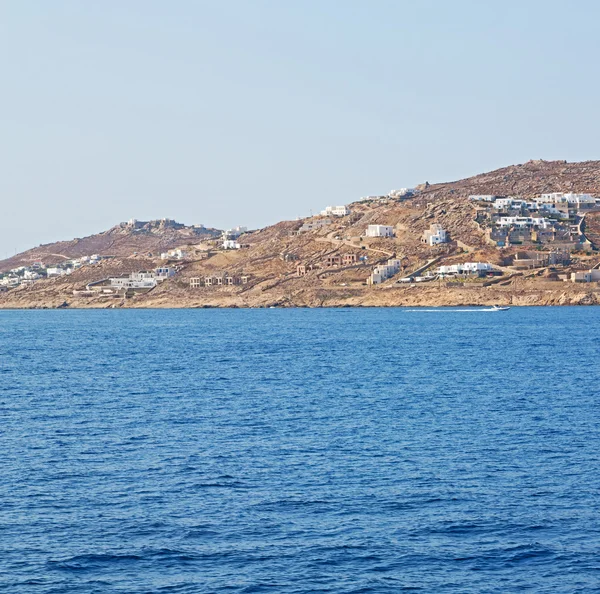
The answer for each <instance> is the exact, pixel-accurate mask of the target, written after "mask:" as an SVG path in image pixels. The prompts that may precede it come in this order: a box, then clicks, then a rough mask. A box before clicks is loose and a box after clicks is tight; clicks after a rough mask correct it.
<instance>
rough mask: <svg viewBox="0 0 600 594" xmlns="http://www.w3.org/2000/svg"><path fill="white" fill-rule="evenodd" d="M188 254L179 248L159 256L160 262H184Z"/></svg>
mask: <svg viewBox="0 0 600 594" xmlns="http://www.w3.org/2000/svg"><path fill="white" fill-rule="evenodd" d="M188 256H189V254H188V253H187V252H186V251H185V250H182V249H180V248H177V249H175V250H169V251H168V252H163V253H162V254H161V255H160V259H161V260H185V259H186V258H187V257H188Z"/></svg>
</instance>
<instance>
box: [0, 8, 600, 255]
mask: <svg viewBox="0 0 600 594" xmlns="http://www.w3.org/2000/svg"><path fill="white" fill-rule="evenodd" d="M598 22H600V3H597V2H595V1H584V0H579V1H578V0H573V1H572V2H570V3H568V4H567V3H565V2H564V1H561V2H558V1H554V0H543V1H541V0H540V1H538V0H518V1H516V0H503V1H502V2H500V1H499V0H493V1H492V0H491V1H489V2H481V1H480V0H477V1H475V0H473V1H468V0H454V1H452V2H450V1H447V0H420V1H419V2H416V1H414V0H410V1H408V0H405V1H403V0H363V1H358V0H302V1H292V0H219V1H218V2H215V1H214V0H210V1H204V0H193V1H191V0H190V1H188V0H176V1H174V2H164V1H163V0H160V1H154V0H126V1H122V0H103V1H102V2H82V1H81V0H76V1H75V0H74V1H69V0H53V1H52V2H48V1H47V0H39V1H34V0H0V85H1V86H0V139H1V141H0V162H1V163H2V168H1V170H0V171H1V174H0V204H1V206H2V208H0V258H4V257H6V256H8V255H12V254H14V253H15V251H22V250H24V249H27V248H30V247H34V246H36V245H39V244H42V243H47V242H51V241H57V240H64V239H72V238H74V237H84V236H86V235H89V234H92V233H96V232H99V231H102V230H105V229H108V228H109V227H112V226H113V225H115V224H117V223H119V222H121V221H126V220H128V219H130V218H137V219H139V220H150V219H156V218H163V217H168V218H172V219H175V220H177V221H180V222H183V223H186V224H204V225H206V226H214V227H218V228H226V227H231V226H235V225H244V226H247V227H249V228H259V227H263V226H266V225H269V224H272V223H275V222H277V221H280V220H284V219H294V218H297V217H299V216H308V215H310V213H311V211H312V212H317V211H319V210H321V209H323V208H324V207H325V206H327V205H334V204H346V203H349V202H352V201H354V200H356V199H358V198H359V197H361V196H365V195H369V194H379V193H387V192H388V191H389V190H392V189H396V188H400V187H410V186H414V185H416V184H419V183H422V182H425V181H429V182H430V183H433V182H439V181H451V180H455V179H461V178H464V177H468V176H470V175H474V174H477V173H481V172H484V171H488V170H492V169H496V168H498V167H503V166H506V165H510V164H514V163H522V162H525V161H527V160H529V159H538V158H543V159H567V160H568V161H580V160H588V159H598V158H600V143H599V142H598V137H599V136H600V118H599V117H598V99H597V98H598V96H599V95H600V78H599V77H598V76H597V74H598V63H599V58H600V36H598V34H597V23H598Z"/></svg>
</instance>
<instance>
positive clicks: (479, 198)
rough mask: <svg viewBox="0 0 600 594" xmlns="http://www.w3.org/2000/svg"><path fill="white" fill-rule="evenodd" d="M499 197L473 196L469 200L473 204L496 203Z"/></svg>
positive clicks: (491, 195)
mask: <svg viewBox="0 0 600 594" xmlns="http://www.w3.org/2000/svg"><path fill="white" fill-rule="evenodd" d="M498 198H499V196H494V195H493V194H473V195H471V196H469V200H472V201H473V202H495V201H496V200H497V199H498Z"/></svg>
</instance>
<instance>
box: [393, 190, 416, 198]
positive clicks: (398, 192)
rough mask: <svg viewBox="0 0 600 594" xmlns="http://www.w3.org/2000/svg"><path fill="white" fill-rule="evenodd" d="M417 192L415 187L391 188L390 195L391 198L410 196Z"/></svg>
mask: <svg viewBox="0 0 600 594" xmlns="http://www.w3.org/2000/svg"><path fill="white" fill-rule="evenodd" d="M416 193H417V191H416V190H415V189H414V188H400V189H399V190H391V191H390V193H389V194H388V196H389V197H390V198H408V197H409V196H414V195H415V194H416Z"/></svg>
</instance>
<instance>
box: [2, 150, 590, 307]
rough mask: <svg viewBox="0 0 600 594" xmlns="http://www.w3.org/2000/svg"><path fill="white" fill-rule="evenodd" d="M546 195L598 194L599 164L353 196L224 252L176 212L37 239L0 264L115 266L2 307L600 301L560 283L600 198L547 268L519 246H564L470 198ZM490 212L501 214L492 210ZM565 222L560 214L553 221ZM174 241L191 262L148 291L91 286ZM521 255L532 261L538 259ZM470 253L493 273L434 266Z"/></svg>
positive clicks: (505, 171)
mask: <svg viewBox="0 0 600 594" xmlns="http://www.w3.org/2000/svg"><path fill="white" fill-rule="evenodd" d="M548 192H575V193H589V194H592V195H594V196H600V161H588V162H583V163H566V162H565V161H551V162H547V161H529V162H528V163H525V164H523V165H513V166H509V167H504V168H502V169H498V170H496V171H492V172H490V173H484V174H481V175H476V176H474V177H470V178H467V179H463V180H459V181H455V182H448V183H438V184H428V183H424V184H422V185H421V186H419V187H418V191H417V192H416V193H414V194H413V195H407V196H401V197H400V196H383V197H378V198H373V199H369V200H362V201H359V202H354V203H350V204H349V206H350V211H351V213H350V214H349V215H346V216H339V217H336V216H331V217H330V218H329V219H327V218H324V217H313V218H310V219H303V220H298V221H284V222H281V223H278V224H276V225H272V226H269V227H266V228H264V229H260V230H258V231H254V232H246V233H244V234H242V235H241V236H240V237H239V238H238V239H237V240H236V241H237V242H239V249H228V250H225V249H223V246H222V242H221V240H220V239H217V238H218V237H219V236H220V233H219V232H218V231H217V230H215V229H206V228H204V227H201V228H196V227H185V226H183V225H179V224H177V223H173V222H172V221H154V222H150V223H139V222H137V221H131V222H130V223H127V224H121V225H118V226H116V227H114V228H113V229H110V230H109V231H107V232H105V233H100V234H98V235H94V236H92V237H89V238H85V239H81V240H73V241H71V242H61V243H57V244H51V245H49V246H41V247H40V248H36V249H34V250H29V251H28V252H24V253H23V254H20V255H19V256H16V257H14V258H11V259H10V260H8V261H4V262H1V263H0V270H1V269H7V268H14V267H15V266H16V265H19V264H25V263H30V262H32V261H34V260H47V259H48V258H55V259H56V257H59V256H60V257H63V258H73V257H79V256H82V255H90V254H92V253H98V254H101V255H111V256H115V258H113V259H111V261H110V263H109V262H108V261H105V262H103V263H102V265H100V266H89V267H88V266H85V267H83V268H81V269H79V270H77V271H74V272H73V274H72V275H70V276H68V277H63V278H56V279H49V280H40V281H35V282H34V283H32V284H28V285H26V286H21V287H18V288H16V289H11V290H9V291H8V292H5V293H2V294H0V307H40V306H48V307H55V306H58V305H65V304H66V305H68V306H69V307H217V306H235V307H265V306H272V305H275V306H327V305H331V306H333V305H336V306H340V305H369V306H374V305H408V304H410V305H419V304H420V305H425V304H431V305H444V304H461V305H466V304H485V303H513V304H524V305H533V304H543V303H551V304H571V303H573V304H578V303H581V304H590V303H600V287H599V286H598V283H597V282H595V283H586V285H585V286H583V285H580V284H575V283H571V282H568V283H567V282H557V281H562V280H565V279H567V280H569V281H570V279H571V274H572V273H573V272H576V271H580V270H588V269H590V268H593V267H594V266H596V265H598V263H599V262H600V256H599V255H598V251H597V248H598V242H599V241H600V212H599V211H600V207H598V208H594V209H590V210H589V211H588V212H586V213H585V216H582V215H580V214H577V215H573V216H571V217H570V220H569V221H567V222H565V223H564V224H562V223H561V224H562V225H563V226H564V227H565V233H566V234H567V236H568V237H567V239H566V240H565V239H564V238H563V240H564V241H563V244H564V243H565V242H566V241H570V244H569V245H570V247H569V248H568V250H569V253H570V261H569V264H568V266H567V265H563V264H561V265H560V266H558V267H556V266H550V265H544V266H539V267H536V268H535V269H534V270H529V271H526V270H523V269H522V268H521V269H519V267H518V266H513V265H512V264H513V262H512V261H513V260H514V259H515V258H516V257H517V254H518V253H519V251H521V252H523V250H529V251H530V252H529V253H531V252H535V253H536V254H537V253H539V254H541V255H542V256H543V255H544V254H549V253H551V252H552V250H554V249H559V248H560V249H563V248H564V245H563V244H561V245H560V246H558V247H557V246H555V244H552V243H540V240H538V239H531V238H530V239H525V240H523V241H520V240H518V241H515V242H514V243H510V244H508V245H503V246H499V245H497V244H496V243H494V241H491V239H490V233H489V232H490V228H489V225H488V227H487V228H486V224H484V223H482V222H481V220H480V219H479V215H480V214H481V210H482V207H481V205H478V204H476V203H474V202H473V201H472V200H470V199H469V196H470V195H472V194H493V195H503V196H511V195H513V196H519V197H522V198H524V199H529V200H531V199H533V197H535V196H538V195H540V194H542V193H548ZM349 202H350V201H349ZM324 206H325V205H324ZM488 211H489V212H492V213H493V209H491V208H490V209H488ZM478 213H479V214H478ZM489 216H490V215H489V213H488V217H489ZM434 223H435V224H437V225H440V226H441V227H443V228H444V229H445V230H446V231H447V233H448V237H449V241H447V242H445V243H442V244H440V245H429V244H426V243H423V241H422V237H423V233H424V232H425V231H426V230H428V229H429V228H430V226H431V225H432V224H434ZM575 223H576V224H575ZM584 223H585V224H584ZM372 224H380V225H387V226H390V227H392V228H393V230H394V237H366V236H365V230H366V228H367V226H368V225H372ZM561 224H559V223H558V222H557V226H560V225H561ZM584 229H585V230H586V233H587V234H588V236H589V237H588V238H587V239H586V241H585V243H583V242H581V241H580V240H579V239H577V237H579V238H581V239H585V235H584V234H583V231H582V230H584ZM578 233H579V235H578ZM555 235H556V236H557V237H558V236H559V235H560V233H559V232H558V231H557V232H556V233H555ZM573 238H575V239H573ZM561 241H562V240H561ZM578 242H579V243H578ZM557 245H558V244H557ZM565 245H566V244H565ZM194 246H196V247H194ZM175 247H186V248H187V249H186V254H187V255H186V257H185V259H184V260H182V261H176V262H171V263H170V265H172V266H174V267H176V270H177V273H176V274H175V275H174V276H172V277H170V278H169V279H168V280H165V281H164V282H160V283H158V285H157V286H156V287H154V288H152V289H151V290H149V291H140V292H134V293H132V294H121V293H117V292H115V294H113V295H110V294H108V293H109V291H107V292H106V293H107V294H104V293H101V294H99V293H93V292H89V291H87V290H86V286H87V285H88V284H89V283H92V282H96V281H99V280H101V279H104V278H107V277H109V276H118V275H126V274H129V273H131V272H134V271H135V270H141V269H144V270H148V269H152V268H153V267H156V266H158V265H159V264H160V265H164V264H165V263H164V262H163V261H160V259H159V258H158V257H157V256H158V254H159V253H160V252H161V251H164V250H166V249H168V248H175ZM236 247H237V246H236ZM134 252H135V253H136V255H135V256H134ZM521 257H527V258H529V261H531V257H532V256H527V255H525V256H523V255H522V256H521ZM390 259H391V260H393V261H395V262H398V264H397V265H398V266H399V272H398V273H394V275H393V276H392V277H391V278H389V279H384V281H383V282H381V283H380V284H376V285H369V284H367V279H368V278H370V277H371V274H372V273H373V272H374V271H375V270H377V269H378V267H381V266H383V265H387V262H388V260H390ZM342 261H343V263H342ZM465 262H480V263H488V264H490V265H491V266H493V268H494V275H495V276H494V278H492V279H490V278H467V279H464V278H463V279H459V280H458V281H452V280H448V279H444V278H438V277H436V276H435V275H434V274H433V272H434V271H435V268H436V267H437V266H439V265H442V264H443V265H444V266H446V265H448V266H452V265H459V264H462V263H465ZM425 271H428V272H430V273H432V274H429V275H428V276H425V277H422V278H419V279H418V280H420V281H424V282H413V283H410V284H403V283H401V282H399V281H400V280H401V279H402V278H408V277H411V278H413V279H414V278H416V277H420V275H421V274H425ZM206 279H208V280H209V281H210V283H211V284H207V282H206ZM211 279H212V280H211ZM242 279H243V280H242ZM192 285H193V286H192Z"/></svg>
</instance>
